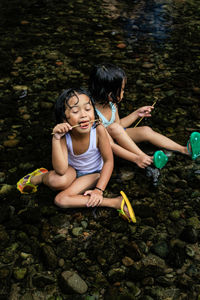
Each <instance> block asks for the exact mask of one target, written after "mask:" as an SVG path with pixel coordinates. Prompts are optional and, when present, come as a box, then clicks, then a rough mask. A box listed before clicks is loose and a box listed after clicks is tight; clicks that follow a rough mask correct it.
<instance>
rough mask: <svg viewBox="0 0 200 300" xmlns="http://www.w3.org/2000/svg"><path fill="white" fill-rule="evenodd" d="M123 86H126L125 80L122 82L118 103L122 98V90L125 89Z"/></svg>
mask: <svg viewBox="0 0 200 300" xmlns="http://www.w3.org/2000/svg"><path fill="white" fill-rule="evenodd" d="M125 85H126V81H125V79H124V80H123V81H122V88H121V93H120V97H119V102H121V101H122V99H123V97H124V89H125Z"/></svg>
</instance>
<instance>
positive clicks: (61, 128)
mask: <svg viewBox="0 0 200 300" xmlns="http://www.w3.org/2000/svg"><path fill="white" fill-rule="evenodd" d="M71 129H72V126H71V125H70V124H69V123H60V124H57V125H56V126H55V127H54V129H53V134H54V137H55V138H56V139H57V140H60V139H61V137H62V136H64V135H65V134H66V133H67V132H68V131H69V130H71Z"/></svg>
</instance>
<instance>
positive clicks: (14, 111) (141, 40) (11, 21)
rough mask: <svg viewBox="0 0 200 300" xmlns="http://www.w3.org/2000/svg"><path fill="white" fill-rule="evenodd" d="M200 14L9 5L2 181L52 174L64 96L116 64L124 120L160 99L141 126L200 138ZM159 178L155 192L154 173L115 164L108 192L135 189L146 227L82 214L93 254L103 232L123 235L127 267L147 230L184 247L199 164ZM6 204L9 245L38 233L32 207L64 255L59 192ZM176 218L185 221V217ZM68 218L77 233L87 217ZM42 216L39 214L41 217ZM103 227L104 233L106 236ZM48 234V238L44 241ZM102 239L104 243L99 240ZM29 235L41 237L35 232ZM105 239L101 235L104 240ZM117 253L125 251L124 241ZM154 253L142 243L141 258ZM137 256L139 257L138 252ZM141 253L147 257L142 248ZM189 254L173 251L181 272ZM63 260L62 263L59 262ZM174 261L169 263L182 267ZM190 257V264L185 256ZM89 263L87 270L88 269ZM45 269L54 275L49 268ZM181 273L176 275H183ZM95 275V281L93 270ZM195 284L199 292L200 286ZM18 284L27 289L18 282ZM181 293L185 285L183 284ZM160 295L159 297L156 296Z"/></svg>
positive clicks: (3, 39)
mask: <svg viewBox="0 0 200 300" xmlns="http://www.w3.org/2000/svg"><path fill="white" fill-rule="evenodd" d="M199 12H200V8H199V3H198V1H191V0H186V1H184V0H176V1H171V0H159V1H144V0H141V1H138V0H135V1H129V0H124V1H110V0H104V1H84V0H75V1H72V0H71V1H67V0H65V1H58V0H57V1H56V0H43V1H39V0H32V1H28V2H27V1H14V0H11V1H1V4H0V14H1V16H0V24H1V28H0V31H1V35H0V43H1V53H0V87H1V91H0V96H1V97H0V98H1V100H0V130H1V142H2V144H1V146H0V150H1V172H3V174H4V177H3V175H2V174H1V177H0V179H2V181H3V183H5V184H9V185H12V186H15V184H16V182H17V180H18V179H19V178H21V177H22V176H24V175H25V174H26V173H28V172H29V171H32V170H33V169H35V168H38V167H40V166H41V167H46V168H51V134H50V133H51V130H52V128H53V126H54V116H53V105H54V102H55V99H56V97H57V96H58V95H59V94H60V93H61V91H62V90H63V89H65V88H68V87H71V86H80V85H82V86H85V87H87V81H88V76H89V72H90V70H91V68H92V66H93V65H94V64H96V63H99V62H104V61H106V62H112V63H114V64H117V65H119V66H120V67H122V68H123V69H124V70H125V72H126V73H127V77H128V82H127V88H126V91H125V99H124V101H123V102H122V103H121V105H120V112H121V116H123V115H126V114H127V112H131V111H132V110H133V109H135V108H137V107H139V106H142V105H146V104H148V105H150V104H152V103H153V102H154V101H155V100H157V102H156V105H155V109H154V113H153V116H152V118H151V119H148V120H143V121H142V123H141V124H143V125H144V124H146V125H149V126H152V128H154V129H155V130H157V131H159V132H161V133H163V134H166V135H167V136H169V137H171V138H173V139H174V140H176V141H178V142H180V143H181V144H186V142H187V140H188V137H189V135H190V133H191V132H192V131H194V130H196V131H199V130H200V105H199V95H200V77H199V66H200V53H199V49H200V47H199V46H200V23H199ZM142 147H143V148H144V149H145V151H146V152H148V153H153V151H154V150H155V149H154V148H153V149H152V148H151V147H150V146H149V145H142ZM160 173H161V174H157V173H155V174H154V175H155V177H154V179H155V181H156V184H154V179H153V181H152V177H153V176H152V174H150V177H147V176H146V174H145V172H144V171H143V170H138V168H137V167H136V166H132V165H131V164H129V163H126V162H124V161H122V160H116V164H115V170H114V173H113V176H112V179H111V182H110V184H109V186H108V194H109V193H111V194H112V193H116V192H117V193H118V192H119V190H121V189H124V190H126V191H127V193H128V196H130V197H131V199H134V208H135V209H136V211H135V212H136V215H137V217H138V224H137V225H136V227H134V228H131V227H128V225H127V226H126V225H124V224H122V223H120V222H119V221H118V217H116V215H115V214H114V212H113V215H112V214H111V213H108V212H107V211H106V212H104V211H103V214H104V215H103V217H101V215H100V216H98V214H100V212H99V210H97V211H96V212H95V217H96V218H97V221H96V222H97V223H95V224H94V223H93V216H92V214H91V215H90V214H89V213H85V214H83V215H82V218H86V220H87V222H88V223H90V222H91V225H90V226H91V232H92V237H90V235H89V237H88V238H90V239H89V240H91V245H90V243H89V242H87V243H88V244H89V247H91V253H93V252H92V250H94V249H95V250H96V252H97V253H98V251H97V249H96V248H95V245H96V244H97V245H100V244H99V240H98V234H100V235H101V232H102V236H103V239H105V241H106V240H107V241H108V242H111V241H112V240H115V238H113V236H114V235H115V234H116V232H117V233H119V235H120V234H121V235H122V236H120V237H118V241H117V246H118V248H117V249H119V253H117V255H118V256H119V257H120V258H119V260H121V258H122V257H123V256H122V254H121V253H126V236H125V235H124V232H126V233H127V234H129V238H131V240H134V241H135V240H136V241H137V240H140V239H143V240H144V235H141V232H143V230H144V228H145V226H147V225H148V226H152V227H153V228H156V230H157V231H158V236H159V234H160V235H162V236H163V235H165V234H168V235H169V236H168V235H167V238H166V240H167V241H169V240H170V239H177V237H178V236H179V235H178V233H179V231H180V227H181V226H182V227H184V226H185V224H190V218H192V217H193V216H195V217H196V218H197V219H198V218H199V213H200V211H199V177H198V176H199V164H195V163H194V162H191V160H190V159H187V158H185V157H183V156H181V155H177V154H176V153H172V154H171V156H169V162H168V164H167V167H165V168H163V170H161V172H160ZM154 185H155V186H154ZM1 196H2V202H1V205H3V207H4V210H1V211H3V212H4V211H6V213H7V215H6V213H4V214H3V213H2V215H1V220H3V221H2V224H3V227H4V228H5V229H6V230H7V232H8V235H9V238H10V239H9V240H8V242H7V244H6V247H8V246H10V244H12V245H13V243H14V241H15V236H17V239H18V236H20V237H21V232H22V231H24V230H25V231H26V232H29V231H28V229H27V227H28V226H26V225H27V223H28V224H29V222H28V221H29V220H28V221H27V219H28V217H27V216H23V213H24V210H26V209H30V208H31V209H32V208H33V211H32V210H31V216H32V213H33V212H35V211H36V210H37V209H38V210H39V212H40V213H41V215H42V218H41V219H40V216H39V217H38V216H37V218H36V219H35V220H36V221H35V220H34V221H33V220H32V222H33V223H34V222H35V223H34V229H35V230H36V228H37V229H38V231H42V235H41V236H40V235H37V234H35V235H34V234H33V237H34V238H35V236H36V238H35V239H36V240H37V242H38V241H39V242H40V243H41V244H43V243H45V244H46V243H47V244H48V243H50V244H52V245H54V246H55V249H56V250H55V251H57V252H58V253H60V252H62V251H61V250H62V249H61V250H59V249H57V248H56V247H57V242H55V243H54V240H53V241H52V239H53V238H52V235H53V234H55V231H56V229H55V227H54V226H55V224H54V222H55V220H53V218H55V216H53V217H52V215H53V214H54V213H55V215H56V216H57V217H58V218H59V217H60V214H61V213H60V212H59V211H58V210H57V208H55V207H54V206H53V197H54V194H53V193H52V192H50V191H49V190H48V189H46V188H44V187H43V188H41V189H40V191H39V192H38V193H37V195H34V196H31V197H29V196H28V197H27V198H26V197H21V195H19V193H18V192H17V191H16V190H14V191H13V190H12V192H11V194H9V193H8V195H7V194H6V195H4V194H3V195H1ZM7 207H9V212H8V211H7V210H6V208H7ZM36 208H37V209H36ZM40 210H41V211H40ZM154 210H155V212H154ZM174 211H175V213H174ZM177 211H178V215H179V214H180V217H179V218H177V219H176V213H177ZM28 212H29V211H28ZM154 213H155V214H154ZM171 214H172V217H171V218H170V216H171ZM63 215H64V216H66V217H67V218H68V219H67V222H69V226H68V227H69V229H70V228H71V227H70V226H75V227H76V226H77V224H76V219H78V218H79V217H80V216H79V215H77V214H74V215H73V214H72V216H71V213H69V212H68V211H67V212H66V213H63ZM80 215H81V213H80ZM88 215H89V216H88ZM174 215H175V216H174ZM4 216H5V217H4ZM34 216H35V215H34V213H33V216H32V218H33V219H34ZM18 217H19V219H20V218H21V219H22V225H21V224H19V223H17V222H18ZM23 217H24V219H23ZM63 218H64V217H63ZM50 219H51V220H50ZM55 219H56V218H55ZM61 219H62V218H61ZM74 220H75V221H74ZM84 220H85V219H84ZM111 220H112V222H111ZM49 222H50V223H51V226H52V228H53V229H52V228H50V229H49V228H48V229H46V227H45V226H47V227H48V226H50V225H49ZM74 222H75V223H74ZM77 222H78V221H77ZM173 222H174V223H173ZM176 222H177V223H176ZM187 222H188V223H187ZM101 223H102V224H103V225H102V227H101V230H100V231H98V228H99V227H98V226H101V225H100V224H101ZM67 224H68V223H67ZM74 224H75V225H74ZM78 224H79V223H78ZM113 224H114V225H113ZM51 226H50V227H51ZM123 226H124V227H123ZM125 226H126V228H125ZM65 227H66V226H65ZM163 227H164V229H163V230H162V228H163ZM182 227H181V228H182ZM24 228H25V229H24ZM160 228H161V229H160ZM1 229H2V228H1ZM51 230H52V232H53V233H52V232H51ZM59 230H60V229H59ZM198 230H199V229H198ZM36 231H37V230H36ZM115 231H116V232H115ZM160 231H161V232H160ZM47 232H48V236H45V234H47ZM49 232H50V233H49ZM91 232H89V233H91ZM94 232H95V235H96V238H97V240H95V238H93V234H94ZM166 232H167V233H166ZM177 232H178V233H177ZM198 232H199V231H198ZM29 234H30V235H31V238H32V232H31V233H29ZM104 234H105V235H104ZM0 237H1V236H0ZM67 237H68V238H69V236H67ZM71 237H72V235H71V236H70V238H71ZM34 238H32V240H34ZM73 238H74V237H72V244H73V243H74V245H76V246H77V244H76V243H77V241H76V240H75V239H73ZM85 238H86V237H85ZM103 239H102V237H101V239H100V240H101V241H103ZM194 240H195V238H194ZM17 242H19V244H20V247H19V250H18V249H17V251H18V252H20V251H24V252H26V251H27V252H31V253H33V254H34V259H35V263H39V264H41V265H42V264H43V260H40V255H39V254H38V253H37V251H36V250H35V249H37V245H36V244H37V242H36V241H35V244H34V247H36V248H32V245H31V246H30V242H29V243H27V242H26V241H24V240H23V238H22V237H21V240H20V238H19V241H18V240H17ZM39 242H38V244H39ZM84 242H85V240H84ZM153 242H154V240H151V239H150V241H148V240H145V243H146V246H145V247H146V248H148V249H151V248H150V245H151V243H153ZM173 243H175V242H173ZM27 244H28V245H27ZM138 244H139V243H138ZM2 245H3V244H2ZM113 245H114V246H113ZM113 245H112V247H113V249H114V250H115V251H116V247H115V246H116V245H115V243H114V244H113ZM195 245H196V244H195ZM74 247H75V246H74ZM82 247H83V249H81V250H82V251H83V252H84V251H85V248H86V249H87V245H86V243H85V244H84V243H83V246H82ZM84 247H85V248H84ZM98 247H99V246H98ZM112 247H110V249H112ZM145 247H144V245H142V246H141V248H140V250H141V249H143V248H145ZM177 247H178V246H177ZM38 248H39V246H38ZM72 248H73V247H72ZM100 248H101V247H100ZM107 248H108V249H107ZM146 248H145V249H146ZM6 249H7V248H6ZM70 249H71V248H70ZM105 249H107V252H106V253H109V255H108V256H106V257H105V259H106V262H108V265H110V261H111V262H112V264H113V266H114V262H115V263H116V261H115V260H117V258H116V257H114V254H113V253H115V251H114V250H113V249H112V250H113V253H110V252H111V250H110V249H109V247H107V246H106V243H105V244H102V253H103V250H105ZM131 249H132V248H131ZM100 250H101V249H100ZM134 250H135V251H136V249H135V248H134ZM172 250H174V249H172ZM175 250H176V249H175ZM59 251H60V252H59ZM137 251H138V252H137V254H138V253H139V250H137ZM145 251H147V250H144V253H143V255H144V256H145V255H147V254H148V253H149V252H150V250H148V251H149V252H148V251H147V253H146V252H145ZM181 251H182V248H181V250H180V253H179V252H176V251H174V253H178V254H177V257H176V256H175V254H174V256H173V255H172V261H173V262H174V261H175V263H177V268H181V263H182V264H184V262H182V260H181V259H182V256H181V254H182V252H181ZM188 251H189V250H188ZM198 251H199V248H198ZM198 251H197V250H196V252H198ZM38 252H39V250H38ZM96 252H94V253H95V254H96ZM172 252H173V251H172ZM8 253H9V252H8ZM74 253H76V252H75V251H74ZM81 253H82V252H81ZM179 254H180V257H179V256H178V255H179ZM17 255H19V253H17ZM73 255H74V257H75V254H73ZM117 255H116V256H117ZM2 256H3V255H2ZM58 256H61V257H62V255H60V254H59V255H58ZM86 256H87V255H86ZM113 257H114V258H113ZM1 258H2V257H1ZM197 258H198V257H197ZM197 258H196V256H195V259H197ZM6 259H7V258H6ZM67 259H68V258H66V260H67ZM89 259H91V261H92V262H91V264H94V262H95V264H96V257H95V255H94V254H93V256H92V258H91V257H89ZM170 259H171V258H170ZM170 259H169V261H167V262H169V265H170V266H171V267H173V263H172V262H171V261H170ZM173 259H174V260H173ZM187 259H190V257H189V258H188V256H186V260H187ZM20 263H21V261H20V260H19V261H17V265H19V266H21V265H20ZM170 263H171V264H170ZM175 263H174V264H175ZM67 264H69V265H70V264H71V265H70V266H71V267H73V268H76V267H77V270H78V271H80V272H81V271H82V269H81V268H83V269H84V267H83V265H82V264H81V263H80V265H79V264H78V265H76V260H75V258H74V264H73V262H71V261H70V262H69V261H67ZM85 264H86V265H87V261H86V262H85ZM175 265H176V264H175ZM41 268H43V271H44V272H48V268H45V267H44V266H43V267H41ZM86 269H87V268H86ZM100 269H101V272H103V274H104V276H105V277H108V274H107V271H108V269H107V267H105V266H104V265H100ZM176 271H177V269H176V268H175V269H174V273H175V274H176ZM182 271H183V272H184V270H182ZM57 272H58V273H59V272H60V271H57ZM101 272H100V271H99V273H101ZM83 273H84V272H83ZM99 273H98V274H99ZM174 273H173V275H174ZM91 274H92V275H91V276H93V278H95V275H94V274H93V273H92V271H91ZM2 276H3V275H2ZM174 276H176V275H174ZM196 276H198V274H197V275H196ZM177 278H178V277H177ZM177 278H176V280H177V281H178V279H177ZM191 278H192V279H191V280H194V282H193V281H192V282H193V284H194V283H195V280H196V278H193V277H191ZM160 280H161V279H160ZM5 281H6V284H7V286H9V284H10V281H9V278H8V277H5ZM27 281H28V279H27ZM27 281H26V279H25V281H24V282H23V284H22V282H21V283H20V286H21V288H22V290H23V289H25V288H26V287H27V286H28V283H27ZM13 282H14V283H15V282H19V281H17V280H15V278H14V279H13V278H12V283H13ZM178 282H179V281H178ZM156 284H159V283H158V282H157V283H156ZM166 284H167V283H166ZM5 286H6V285H5ZM22 286H23V287H22ZM116 286H117V285H116ZM138 286H139V287H140V288H141V290H142V289H143V288H145V287H146V286H145V285H144V287H143V286H142V285H140V280H139V284H138ZM147 286H148V284H147ZM163 286H165V283H163ZM177 286H181V288H182V286H184V278H183V279H181V280H180V282H179V284H178V285H177ZM92 288H94V289H95V287H91V289H92ZM147 289H148V288H147ZM191 289H192V288H191ZM193 291H195V292H196V291H198V284H197V285H196V283H195V286H194V287H193ZM184 292H185V289H184V287H183V293H184ZM142 293H143V291H142ZM142 293H141V295H142ZM102 294H103V292H102ZM147 294H148V293H147ZM150 294H151V293H150ZM151 295H152V297H153V292H152V294H151ZM195 295H196V294H195ZM158 297H159V296H158ZM110 299H111V298H110ZM110 299H109V300H110ZM113 299H116V298H113ZM141 299H142V298H141ZM156 299H158V298H156ZM191 299H194V297H193V298H191ZM159 300H160V299H159Z"/></svg>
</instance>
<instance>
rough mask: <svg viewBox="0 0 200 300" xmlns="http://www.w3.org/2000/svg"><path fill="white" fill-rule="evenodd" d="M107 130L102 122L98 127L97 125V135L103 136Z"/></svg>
mask: <svg viewBox="0 0 200 300" xmlns="http://www.w3.org/2000/svg"><path fill="white" fill-rule="evenodd" d="M105 132H106V129H105V127H104V126H103V125H102V124H99V125H97V127H96V134H97V137H101V136H102V135H104V134H105Z"/></svg>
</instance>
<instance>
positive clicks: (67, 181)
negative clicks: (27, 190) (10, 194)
mask: <svg viewBox="0 0 200 300" xmlns="http://www.w3.org/2000/svg"><path fill="white" fill-rule="evenodd" d="M75 179H76V171H75V170H74V169H73V168H72V167H71V166H69V167H68V169H67V172H66V173H65V175H63V176H60V175H58V174H57V173H56V172H55V171H49V172H48V173H45V174H41V175H38V176H34V177H32V178H31V183H32V184H34V185H38V184H40V183H44V184H45V185H47V186H48V187H49V188H51V189H53V190H64V189H66V188H67V187H68V186H70V185H71V184H72V182H73V181H74V180H75Z"/></svg>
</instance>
